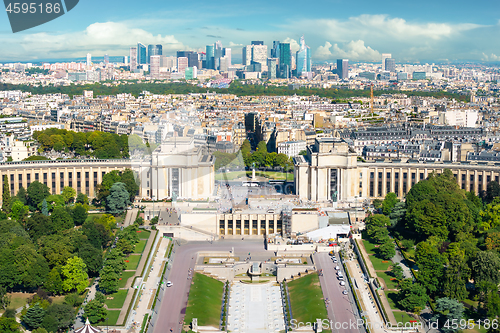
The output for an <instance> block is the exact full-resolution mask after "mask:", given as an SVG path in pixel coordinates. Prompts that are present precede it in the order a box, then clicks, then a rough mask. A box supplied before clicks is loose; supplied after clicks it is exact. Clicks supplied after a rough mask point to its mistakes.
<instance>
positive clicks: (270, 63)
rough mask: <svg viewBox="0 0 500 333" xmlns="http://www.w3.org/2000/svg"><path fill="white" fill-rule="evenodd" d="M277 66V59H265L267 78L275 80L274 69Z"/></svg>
mask: <svg viewBox="0 0 500 333" xmlns="http://www.w3.org/2000/svg"><path fill="white" fill-rule="evenodd" d="M277 66H278V59H277V58H268V59H267V78H268V79H271V80H272V79H275V78H276V67H277Z"/></svg>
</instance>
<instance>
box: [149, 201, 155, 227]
mask: <svg viewBox="0 0 500 333" xmlns="http://www.w3.org/2000/svg"><path fill="white" fill-rule="evenodd" d="M151 198H152V199H153V217H150V218H149V220H150V221H151V220H152V219H153V218H154V217H155V195H154V194H153V195H152V196H151Z"/></svg>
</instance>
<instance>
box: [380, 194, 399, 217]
mask: <svg viewBox="0 0 500 333" xmlns="http://www.w3.org/2000/svg"><path fill="white" fill-rule="evenodd" d="M398 202H399V199H398V197H397V196H396V193H393V192H389V193H387V194H386V195H385V199H384V201H382V212H383V213H384V215H386V216H389V215H390V214H391V212H392V210H393V208H394V206H396V204H397V203H398Z"/></svg>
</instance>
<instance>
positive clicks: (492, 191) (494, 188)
mask: <svg viewBox="0 0 500 333" xmlns="http://www.w3.org/2000/svg"><path fill="white" fill-rule="evenodd" d="M496 197H500V184H498V182H497V181H491V182H489V183H488V185H487V186H486V197H485V199H486V202H487V203H490V202H492V201H493V199H495V198H496Z"/></svg>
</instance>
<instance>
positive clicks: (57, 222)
mask: <svg viewBox="0 0 500 333" xmlns="http://www.w3.org/2000/svg"><path fill="white" fill-rule="evenodd" d="M51 218H52V226H53V228H54V231H55V232H59V231H62V230H67V229H70V228H73V227H74V226H75V224H74V222H73V218H72V217H71V214H70V213H68V211H67V210H66V209H65V208H63V207H56V208H55V209H54V211H53V212H52V215H51Z"/></svg>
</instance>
